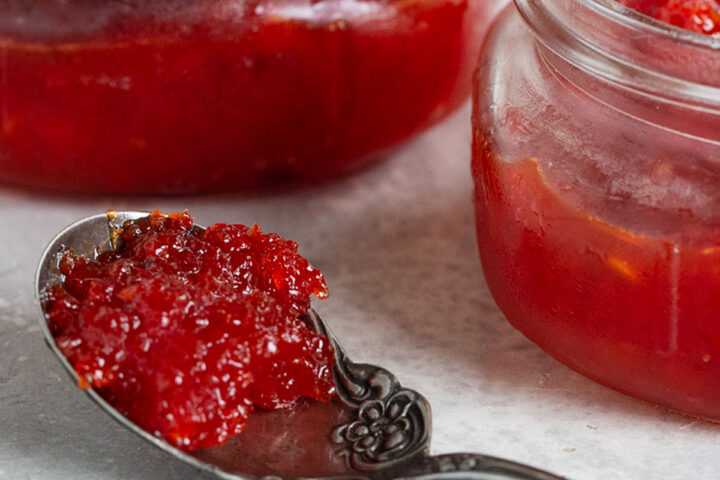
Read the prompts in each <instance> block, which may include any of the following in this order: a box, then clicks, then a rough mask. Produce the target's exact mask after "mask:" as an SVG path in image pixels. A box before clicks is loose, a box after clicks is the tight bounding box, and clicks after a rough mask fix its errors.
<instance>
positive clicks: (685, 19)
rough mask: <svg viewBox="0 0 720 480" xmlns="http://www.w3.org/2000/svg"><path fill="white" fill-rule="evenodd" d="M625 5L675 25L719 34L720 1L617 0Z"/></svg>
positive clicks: (694, 30) (708, 33)
mask: <svg viewBox="0 0 720 480" xmlns="http://www.w3.org/2000/svg"><path fill="white" fill-rule="evenodd" d="M619 1H620V3H622V4H624V5H625V6H627V7H630V8H632V9H633V10H637V11H638V12H640V13H644V14H645V15H648V16H650V17H653V18H656V19H658V20H661V21H663V22H665V23H669V24H670V25H674V26H676V27H680V28H685V29H687V30H692V31H693V32H698V33H704V34H707V35H714V36H718V35H720V3H718V2H717V1H716V0H619Z"/></svg>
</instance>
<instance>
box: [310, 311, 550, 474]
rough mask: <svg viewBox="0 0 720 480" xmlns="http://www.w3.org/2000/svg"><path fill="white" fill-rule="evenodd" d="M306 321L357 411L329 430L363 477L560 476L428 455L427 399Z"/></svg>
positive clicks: (476, 458)
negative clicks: (324, 343)
mask: <svg viewBox="0 0 720 480" xmlns="http://www.w3.org/2000/svg"><path fill="white" fill-rule="evenodd" d="M308 320H309V321H310V322H311V324H312V326H313V327H314V328H315V329H316V330H317V331H318V332H320V333H322V334H324V335H326V336H327V337H328V338H329V339H330V342H332V344H333V347H335V357H336V365H335V368H334V376H335V384H336V385H337V388H338V396H339V397H340V399H341V400H342V401H343V402H345V403H346V404H348V405H350V406H352V407H354V409H355V412H356V418H355V419H353V420H352V421H350V422H348V423H345V424H343V425H339V426H338V427H337V428H335V429H334V430H333V432H332V433H331V435H330V438H331V441H332V442H333V443H336V444H338V445H339V446H341V448H340V450H339V454H341V455H343V456H345V457H346V461H347V462H348V464H349V466H350V467H351V469H352V470H354V471H357V472H362V474H363V475H364V478H369V479H373V480H375V479H399V478H402V479H410V478H418V479H419V478H422V479H428V480H441V479H448V478H456V479H463V480H465V479H467V480H489V479H495V480H500V479H507V480H510V479H512V480H562V479H563V477H558V476H556V475H554V474H551V473H548V472H544V471H542V470H538V469H536V468H533V467H529V466H527V465H523V464H520V463H516V462H511V461H509V460H504V459H502V458H497V457H492V456H488V455H482V454H476V453H453V454H446V455H436V456H431V455H429V454H428V450H429V446H430V430H431V425H430V424H431V419H430V404H429V403H428V401H427V400H426V399H425V397H423V396H422V395H421V394H420V393H418V392H416V391H414V390H410V389H407V388H403V387H402V385H400V382H399V381H398V380H397V378H395V376H394V375H393V374H392V373H390V372H389V371H387V370H386V369H384V368H382V367H378V366H375V365H368V364H356V363H353V362H352V361H351V360H350V359H349V358H348V356H347V354H346V353H345V351H344V350H343V348H342V346H341V345H340V344H339V343H338V341H337V339H336V337H335V335H333V333H332V331H330V329H329V328H328V327H327V325H325V323H324V322H323V321H322V320H321V319H320V317H319V316H318V315H317V314H316V313H315V312H314V311H311V312H310V313H309V315H308ZM359 478H362V477H359Z"/></svg>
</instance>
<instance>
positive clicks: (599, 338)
mask: <svg viewBox="0 0 720 480" xmlns="http://www.w3.org/2000/svg"><path fill="white" fill-rule="evenodd" d="M474 150H475V151H474V168H473V176H474V178H475V181H476V185H477V188H476V196H475V204H476V211H477V230H478V244H479V247H480V254H481V257H482V261H483V269H484V271H485V276H486V278H487V281H488V285H489V287H490V289H491V291H492V294H493V296H494V298H495V300H496V301H497V303H498V305H499V306H500V308H501V309H502V311H503V312H504V313H505V316H506V317H507V319H508V320H509V321H510V322H511V323H512V324H513V325H514V326H515V327H516V328H518V329H519V330H521V331H522V332H523V333H524V334H525V335H526V336H527V337H528V338H529V339H530V340H532V341H534V342H535V343H537V344H538V345H540V346H542V347H543V348H544V349H546V350H547V351H548V352H549V353H551V354H552V355H553V356H554V357H556V358H557V359H558V360H560V361H561V362H563V363H565V364H566V365H568V366H570V367H572V368H573V369H575V370H577V371H579V372H581V373H583V374H585V375H587V376H589V377H591V378H593V379H595V380H597V381H599V382H602V383H604V384H606V385H610V386H612V387H613V388H616V389H618V390H621V391H623V392H626V393H630V394H633V395H638V396H640V397H642V398H644V399H647V400H650V401H653V402H656V403H659V404H661V405H665V406H668V407H672V408H675V409H678V410H681V411H684V412H687V413H691V414H694V415H697V416H702V417H706V418H712V419H715V420H720V414H719V413H718V412H720V410H719V409H718V405H720V322H718V312H720V296H718V294H717V292H720V225H719V224H718V221H720V220H719V219H718V217H717V215H716V212H713V211H706V212H703V211H702V210H692V209H690V208H689V207H688V206H689V205H691V200H689V199H695V201H696V202H698V203H699V202H700V201H704V200H706V195H707V196H709V197H711V198H715V200H714V202H715V203H713V201H712V200H708V204H710V205H712V204H715V205H717V204H718V202H720V192H718V189H717V185H718V183H717V182H718V179H719V178H720V177H718V176H717V172H715V173H712V172H710V171H708V170H702V169H698V168H686V169H685V168H683V167H682V165H680V166H678V164H675V165H671V164H669V163H660V164H659V166H656V167H654V171H653V172H650V173H649V174H648V175H649V177H650V178H651V179H652V181H653V182H656V183H657V184H658V185H664V187H656V192H657V193H655V195H658V196H662V198H661V199H660V200H658V199H655V201H656V202H659V203H665V204H666V207H664V208H658V207H656V206H647V205H646V204H645V205H644V204H642V202H640V203H635V202H634V200H635V199H634V198H631V197H630V196H629V195H626V196H623V197H620V196H619V195H620V194H616V195H609V194H606V193H604V192H607V191H612V189H613V187H615V190H617V189H618V185H619V183H618V182H617V178H616V177H613V176H608V175H607V174H606V172H603V171H601V170H600V169H597V170H593V169H591V168H586V167H585V166H584V165H583V164H582V163H581V162H575V161H574V159H573V157H572V156H571V155H568V156H567V157H560V156H557V157H555V158H552V159H546V158H537V159H535V158H530V159H526V160H522V161H518V162H506V161H504V160H503V159H501V158H498V157H497V156H496V155H495V154H494V153H493V152H492V151H491V150H490V149H489V146H488V143H487V142H484V141H483V140H482V139H480V138H477V139H476V143H475V147H474ZM619 161H620V160H617V162H619ZM608 164H611V163H610V162H608ZM618 168H622V167H618ZM617 171H622V170H617ZM613 182H614V183H613ZM628 183H631V182H628ZM646 183H649V182H646ZM688 184H689V185H693V188H692V189H688V188H686V185H688ZM676 186H680V190H678V191H675V190H676V189H675V187H676ZM647 189H648V190H650V188H649V187H647ZM641 196H642V192H640V193H638V194H637V197H641ZM673 198H674V200H673ZM645 201H648V199H647V198H646V199H645ZM674 202H678V203H679V204H681V205H683V202H685V204H684V205H685V206H684V208H674ZM679 224H680V225H684V227H683V228H682V229H681V230H679V231H678V229H677V225H679ZM621 225H622V226H621ZM631 225H632V227H631ZM631 228H632V229H631Z"/></svg>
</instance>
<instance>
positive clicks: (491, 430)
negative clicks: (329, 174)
mask: <svg viewBox="0 0 720 480" xmlns="http://www.w3.org/2000/svg"><path fill="white" fill-rule="evenodd" d="M468 118H469V108H467V106H466V107H465V108H464V109H462V111H461V112H459V113H458V114H456V115H455V116H453V117H452V118H451V119H449V120H448V121H446V122H445V123H443V124H442V125H440V126H439V127H437V128H435V129H434V130H432V131H430V132H429V133H427V134H425V135H424V136H421V137H420V138H418V139H417V140H415V141H414V142H412V143H410V144H408V145H407V146H405V147H404V148H402V149H401V150H399V151H397V152H396V153H395V154H394V155H393V156H392V157H391V158H390V159H389V160H388V161H387V162H385V163H383V164H381V165H379V166H377V167H374V168H371V169H369V170H365V171H363V172H360V173H358V174H356V175H355V176H352V177H348V178H345V179H341V180H339V181H336V182H333V183H331V184H326V185H323V186H320V187H316V188H313V189H306V190H301V191H293V192H286V193H280V194H274V195H270V196H247V195H237V194H223V195H213V196H193V197H185V198H134V199H128V198H120V197H85V196H59V195H49V194H39V193H38V192H29V191H25V190H22V189H15V188H10V187H0V478H2V479H8V480H15V479H72V480H86V479H88V480H89V479H93V480H105V479H107V480H110V479H113V480H114V479H117V480H126V479H138V478H148V479H157V480H164V479H167V480H170V479H172V480H183V479H203V480H205V479H209V478H210V477H209V476H207V475H205V474H201V473H199V472H197V471H196V470H195V469H193V468H191V467H188V466H185V465H183V464H181V463H179V462H178V461H177V460H175V459H173V458H171V457H170V456H168V455H166V454H163V453H161V452H160V451H157V450H156V449H155V448H152V447H150V446H149V445H146V444H145V443H144V442H143V441H142V440H140V439H139V438H137V437H135V436H134V435H133V434H131V433H129V432H126V431H124V430H123V429H122V428H121V427H120V426H119V425H117V424H116V423H115V422H114V421H113V420H111V419H110V418H109V417H107V416H106V415H105V414H103V413H101V412H100V410H99V409H98V408H97V407H96V406H95V405H94V404H93V403H91V401H90V400H89V399H88V398H87V397H86V396H85V395H84V394H83V393H82V392H80V391H79V390H78V389H77V388H76V387H75V386H73V385H72V383H71V382H70V381H69V380H68V377H67V376H66V375H65V373H64V372H63V371H62V370H61V366H60V364H59V363H58V362H57V361H56V360H55V358H54V357H53V356H52V355H51V352H50V351H49V350H48V349H47V348H46V347H45V345H44V343H43V340H42V336H41V334H40V331H39V329H38V327H37V326H36V325H37V322H38V317H37V312H36V306H35V305H34V303H33V296H32V287H33V285H32V281H33V278H32V277H33V272H34V269H35V265H36V262H37V260H38V258H39V256H40V254H41V252H42V249H43V247H44V245H45V244H46V243H47V242H48V241H49V240H50V239H51V238H52V236H53V235H54V234H55V233H57V232H58V231H59V230H60V229H61V228H63V227H64V226H66V225H67V224H69V223H71V222H73V221H75V220H77V219H79V218H81V217H84V216H87V215H91V214H95V213H99V212H103V211H105V210H107V209H108V208H114V209H154V208H161V209H163V210H166V211H170V210H177V209H182V208H189V209H190V210H191V212H192V213H193V215H194V216H195V217H196V219H197V221H198V222H199V223H201V224H206V225H208V224H211V223H214V222H232V223H235V222H239V223H251V222H258V223H260V224H261V225H262V226H263V227H264V229H265V230H266V231H274V232H277V233H280V234H282V235H284V236H286V237H289V238H292V239H295V240H297V241H298V242H299V243H300V245H301V252H302V253H303V254H304V255H305V256H307V257H308V258H309V259H310V260H311V261H312V262H313V263H314V264H315V265H316V266H317V267H319V268H320V269H322V270H323V271H324V272H325V273H326V278H327V282H328V284H329V286H330V291H331V297H330V299H328V300H326V301H324V302H319V301H316V302H315V308H316V309H317V310H318V311H319V313H320V314H321V315H322V316H323V318H324V319H325V320H326V321H327V322H328V323H329V324H330V325H331V326H332V328H333V330H334V331H335V333H336V334H337V335H338V336H339V337H340V338H341V339H342V341H343V343H344V344H345V346H346V348H347V350H348V352H349V353H350V355H351V356H352V357H353V358H355V359H356V360H359V361H366V362H371V363H377V364H382V365H384V366H386V367H387V368H389V369H390V370H391V371H392V372H394V373H395V374H396V375H397V376H398V377H399V378H400V380H401V381H402V382H403V384H405V385H406V386H408V387H411V388H415V389H417V390H419V391H421V392H423V393H424V394H425V395H426V396H427V398H428V399H429V401H430V403H431V404H432V406H433V424H434V434H433V443H432V450H433V453H446V452H450V451H479V452H483V453H488V454H492V455H496V456H502V457H508V458H511V459H514V460H518V461H522V462H526V463H530V464H532V465H535V466H538V467H542V468H545V469H548V470H551V471H553V472H555V473H558V474H562V475H566V476H568V477H569V478H571V479H578V480H580V479H597V480H612V479H638V480H644V479H663V480H672V479H686V478H687V479H693V480H695V479H712V478H720V454H719V453H720V426H718V425H713V424H710V423H706V422H702V421H696V420H694V419H691V418H686V417H683V416H680V415H677V414H672V413H668V412H666V411H664V410H662V409H660V408H657V407H653V406H651V405H647V404H645V403H642V402H639V401H636V400H633V399H631V398H629V397H626V396H623V395H621V394H619V393H616V392H614V391H612V390H609V389H607V388H604V387H602V386H599V385H596V384H594V383H592V382H591V381H589V380H586V379H585V378H583V377H581V376H579V375H577V374H575V373H573V372H572V371H570V370H568V369H567V368H565V367H564V366H562V365H560V364H559V363H557V362H556V361H554V360H553V359H552V358H550V357H548V356H547V355H546V354H544V353H543V352H542V351H541V350H540V349H539V348H537V347H536V346H535V345H533V344H532V343H530V342H529V341H527V340H526V339H525V338H524V337H523V336H522V335H521V334H520V333H518V332H517V331H515V330H514V329H513V328H512V327H510V326H509V325H508V324H507V323H506V322H505V321H504V319H503V317H502V315H501V313H500V312H499V311H498V309H497V308H496V307H495V304H494V303H493V300H492V298H491V297H490V294H489V293H488V290H487V288H486V286H485V283H484V280H483V276H482V272H481V269H480V263H479V260H478V257H477V251H476V245H475V230H474V224H473V222H474V219H473V211H472V203H471V192H472V181H471V179H470V167H469V156H470V147H469V145H470V128H469V122H468Z"/></svg>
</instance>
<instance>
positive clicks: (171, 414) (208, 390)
mask: <svg viewBox="0 0 720 480" xmlns="http://www.w3.org/2000/svg"><path fill="white" fill-rule="evenodd" d="M120 235H121V237H122V240H123V242H124V246H123V247H122V248H121V249H119V250H118V251H116V252H104V253H101V254H100V255H99V256H98V257H97V259H95V260H88V259H85V258H82V257H78V256H75V255H73V254H72V252H66V253H65V254H64V256H63V257H62V260H61V263H60V267H61V271H62V273H63V274H64V276H65V280H64V282H63V284H62V285H58V286H55V287H53V288H51V289H50V290H48V291H47V301H48V306H47V312H48V313H47V320H48V324H49V326H50V329H51V331H52V333H53V335H54V337H55V340H56V342H57V345H58V347H59V348H60V349H61V350H62V352H63V353H64V354H65V356H66V357H67V359H68V360H69V361H70V363H71V364H72V365H73V366H74V368H75V370H76V372H77V374H78V377H79V378H80V386H81V387H83V388H87V387H89V386H92V387H93V388H95V389H97V391H98V392H99V393H100V395H102V396H103V397H104V398H105V399H106V400H107V401H108V402H110V403H111V404H112V405H113V406H114V407H115V408H117V409H118V410H119V411H120V412H121V413H122V414H124V415H125V416H127V417H128V418H129V419H130V420H132V421H133V422H135V423H136V424H138V425H139V426H141V427H142V428H143V429H145V430H147V431H148V432H151V433H153V434H155V435H156V436H158V437H162V438H164V439H165V440H166V441H167V442H169V443H170V444H172V445H174V446H176V447H178V448H181V449H184V450H193V449H196V448H199V447H208V446H213V445H218V444H222V443H224V442H225V441H226V440H227V438H228V436H229V435H233V434H235V433H239V432H240V431H242V430H243V429H245V427H246V426H247V424H248V415H249V414H250V412H251V411H252V410H253V408H254V407H260V408H264V409H278V408H283V407H287V406H289V405H291V404H292V403H293V402H294V401H295V400H296V399H297V398H298V397H301V396H307V397H312V398H315V399H318V400H322V401H328V400H330V399H331V398H332V396H333V394H334V384H333V380H332V376H331V367H332V365H333V363H334V357H333V350H332V347H331V346H330V344H329V343H328V340H327V338H325V337H324V336H322V335H319V334H317V333H315V332H314V331H311V330H310V329H309V328H308V327H307V326H306V325H305V323H304V322H303V320H302V316H303V314H305V313H306V312H307V311H308V309H309V307H310V295H311V294H315V295H316V296H318V297H320V298H324V297H326V296H327V288H326V285H325V282H324V280H323V276H322V274H321V273H320V272H319V271H318V270H316V269H315V268H313V267H312V266H311V265H310V264H309V263H308V262H307V260H305V259H304V258H302V257H301V256H300V255H298V253H297V244H296V243H295V242H292V241H287V240H284V239H282V238H281V237H279V236H277V235H275V234H268V235H265V234H263V233H262V231H261V230H260V228H259V227H258V226H257V225H254V226H252V227H250V228H248V227H245V226H243V225H225V224H218V225H214V226H212V227H210V228H208V229H206V230H205V231H204V232H202V231H200V230H198V229H193V221H192V218H191V217H190V216H189V215H188V214H187V212H185V213H183V214H172V215H169V216H164V215H162V214H160V213H159V212H154V213H153V214H152V215H151V216H150V217H149V218H147V219H144V220H139V221H136V222H132V223H129V224H127V225H126V226H125V227H124V228H123V230H122V232H121V233H120Z"/></svg>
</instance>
